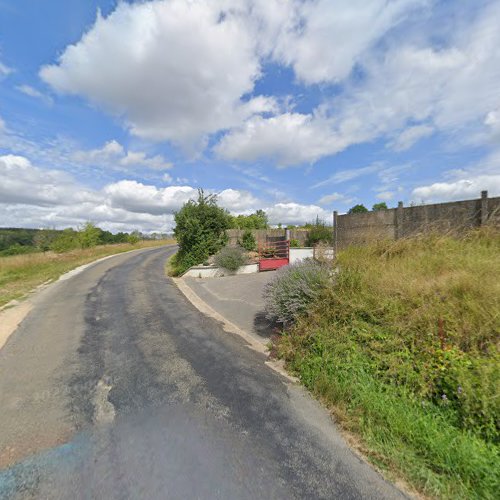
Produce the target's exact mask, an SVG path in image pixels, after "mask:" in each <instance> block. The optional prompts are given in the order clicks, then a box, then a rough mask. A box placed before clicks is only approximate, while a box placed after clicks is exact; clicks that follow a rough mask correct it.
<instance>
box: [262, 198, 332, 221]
mask: <svg viewBox="0 0 500 500" xmlns="http://www.w3.org/2000/svg"><path fill="white" fill-rule="evenodd" d="M266 213H267V214H268V216H269V221H270V222H271V223H272V224H279V223H282V224H305V223H306V222H311V221H314V220H315V219H316V217H319V218H320V219H324V220H328V221H329V220H330V217H331V216H332V214H331V213H330V212H328V211H327V210H325V209H323V208H321V207H319V206H317V205H301V204H299V203H276V204H275V205H272V206H270V207H267V208H266Z"/></svg>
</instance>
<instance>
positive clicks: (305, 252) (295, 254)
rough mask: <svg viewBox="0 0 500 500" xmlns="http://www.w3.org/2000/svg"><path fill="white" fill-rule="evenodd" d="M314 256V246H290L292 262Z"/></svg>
mask: <svg viewBox="0 0 500 500" xmlns="http://www.w3.org/2000/svg"><path fill="white" fill-rule="evenodd" d="M313 257H314V248H290V264H295V263H296V262H300V261H301V260H304V259H312V258H313Z"/></svg>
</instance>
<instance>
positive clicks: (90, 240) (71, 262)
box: [0, 224, 174, 307]
mask: <svg viewBox="0 0 500 500" xmlns="http://www.w3.org/2000/svg"><path fill="white" fill-rule="evenodd" d="M1 231H2V232H3V234H6V233H5V231H6V230H1ZM9 231H11V232H12V231H13V230H9ZM20 231H21V232H22V231H24V230H20ZM101 231H102V230H101V229H99V228H96V227H95V226H93V225H92V224H87V225H86V226H85V227H84V228H83V229H82V230H81V231H74V230H64V231H53V233H55V235H54V234H51V237H52V241H51V243H50V245H49V247H48V248H47V249H46V250H45V251H43V250H42V249H37V248H33V246H32V245H29V244H28V242H29V240H28V239H27V240H26V244H24V245H20V244H19V243H16V244H15V245H19V246H20V247H23V248H27V249H29V251H28V250H22V251H20V252H17V253H14V254H11V255H8V252H7V255H6V256H5V255H4V256H0V307H1V306H3V305H5V304H7V303H8V302H10V301H11V300H13V299H18V298H20V297H22V296H23V295H25V294H26V293H28V292H29V291H30V290H32V289H33V288H35V287H37V286H38V285H41V284H42V283H45V282H47V281H49V280H54V279H57V278H58V277H59V276H60V275H62V274H64V273H65V272H67V271H70V270H71V269H74V268H75V267H78V266H80V265H82V264H87V263H89V262H92V261H93V260H96V259H98V258H100V257H105V256H107V255H113V254H117V253H122V252H127V251H129V250H134V249H139V248H146V247H151V246H159V245H165V244H167V243H174V240H156V239H154V240H140V239H139V236H138V235H132V236H133V238H131V237H130V236H131V235H127V234H126V233H122V234H124V235H125V236H126V237H127V238H126V240H127V241H126V242H123V243H115V244H107V245H103V244H101V243H100V240H99V238H97V237H96V236H98V235H99V234H100V233H101ZM14 232H18V230H14ZM30 233H31V236H33V235H37V234H38V235H40V233H42V234H43V232H42V231H36V230H33V231H29V230H28V231H27V234H28V235H30ZM51 233H52V231H51ZM43 236H45V234H43ZM35 241H36V240H35Z"/></svg>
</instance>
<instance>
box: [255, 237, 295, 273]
mask: <svg viewBox="0 0 500 500" xmlns="http://www.w3.org/2000/svg"><path fill="white" fill-rule="evenodd" d="M289 262H290V241H289V240H283V239H282V238H279V239H278V238H268V239H267V241H266V243H265V244H263V245H259V271H273V270H275V269H279V268H280V267H283V266H287V265H288V264H289Z"/></svg>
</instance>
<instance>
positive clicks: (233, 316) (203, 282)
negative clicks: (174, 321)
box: [182, 271, 276, 343]
mask: <svg viewBox="0 0 500 500" xmlns="http://www.w3.org/2000/svg"><path fill="white" fill-rule="evenodd" d="M275 275H276V272H275V271H267V272H263V273H256V274H241V275H236V276H225V277H222V278H182V279H183V281H184V282H185V283H186V284H187V285H188V286H189V287H190V288H191V290H192V291H193V292H194V293H195V294H196V295H198V297H199V298H200V299H201V300H203V301H204V302H205V303H206V304H208V305H209V306H210V307H211V308H212V309H214V310H215V311H216V312H218V313H219V314H220V315H221V316H223V317H225V318H227V319H228V320H229V321H230V322H231V323H233V324H235V325H236V326H238V327H239V328H241V329H242V330H243V331H245V332H247V333H249V334H250V335H253V336H254V338H255V339H256V340H258V341H260V342H264V343H267V341H268V340H269V337H270V336H271V334H272V332H273V328H274V327H275V325H274V324H273V323H272V322H271V321H269V320H268V319H266V317H265V311H264V307H265V304H264V298H263V292H264V287H265V286H266V284H267V283H269V281H271V280H272V279H273V278H274V276H275Z"/></svg>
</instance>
